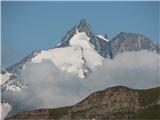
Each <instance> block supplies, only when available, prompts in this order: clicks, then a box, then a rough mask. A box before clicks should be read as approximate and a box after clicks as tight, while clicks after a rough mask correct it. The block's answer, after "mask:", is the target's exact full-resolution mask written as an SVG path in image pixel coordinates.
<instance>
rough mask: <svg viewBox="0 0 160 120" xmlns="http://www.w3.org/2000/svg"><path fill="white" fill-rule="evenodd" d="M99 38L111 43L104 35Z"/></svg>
mask: <svg viewBox="0 0 160 120" xmlns="http://www.w3.org/2000/svg"><path fill="white" fill-rule="evenodd" d="M97 37H99V38H101V39H102V40H105V41H107V42H109V40H108V39H106V38H105V37H104V35H97Z"/></svg>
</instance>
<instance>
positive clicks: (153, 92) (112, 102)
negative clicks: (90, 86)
mask: <svg viewBox="0 0 160 120" xmlns="http://www.w3.org/2000/svg"><path fill="white" fill-rule="evenodd" d="M159 101H160V88H154V89H149V90H134V89H130V88H127V87H122V86H117V87H111V88H107V89H105V90H103V91H98V92H95V93H93V94H91V95H90V96H88V97H87V98H86V99H84V100H83V101H81V102H80V103H77V104H75V105H73V106H70V107H63V108H56V109H44V110H36V111H33V112H24V113H19V114H17V115H15V116H13V117H11V118H9V119H8V120H17V119H18V120H22V119H23V120H24V119H27V120H33V119H36V120H57V119H58V120H72V119H73V120H84V119H87V120H113V119H121V120H130V119H139V118H141V119H144V118H145V119H152V118H155V119H158V118H160V115H159V110H160V104H159ZM147 113H149V114H147ZM144 114H147V115H144ZM146 116H148V117H147V118H146Z"/></svg>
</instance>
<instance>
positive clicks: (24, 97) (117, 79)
mask: <svg viewBox="0 0 160 120" xmlns="http://www.w3.org/2000/svg"><path fill="white" fill-rule="evenodd" d="M159 61H160V59H159V55H158V54H156V53H153V52H148V51H139V52H126V53H123V54H120V55H118V56H116V58H115V59H113V60H110V59H105V60H104V61H103V65H102V66H99V67H97V69H96V71H93V72H92V73H91V74H89V75H88V77H87V78H85V79H80V78H78V77H77V76H73V75H71V74H69V73H66V72H64V71H61V70H59V69H58V68H57V67H55V65H54V64H53V62H51V61H43V62H41V63H34V64H33V63H32V64H28V65H27V66H26V68H25V69H24V71H23V72H22V73H21V76H20V79H21V80H23V81H25V83H26V84H27V85H28V86H29V87H28V88H26V89H25V90H24V91H22V92H17V93H16V92H15V93H14V94H13V93H10V92H8V93H6V94H4V97H5V98H6V99H7V100H8V101H10V102H11V103H12V104H14V105H15V106H14V107H15V108H16V111H14V112H17V111H22V110H31V109H38V108H50V107H51V108H52V107H61V106H67V105H72V104H75V103H77V102H79V101H80V100H82V99H84V98H85V97H86V96H88V95H89V94H90V93H93V92H94V91H97V90H101V89H105V88H107V87H110V86H116V85H124V86H128V87H131V88H137V89H147V88H152V87H157V86H160V78H159V74H160V73H159V68H158V66H159Z"/></svg>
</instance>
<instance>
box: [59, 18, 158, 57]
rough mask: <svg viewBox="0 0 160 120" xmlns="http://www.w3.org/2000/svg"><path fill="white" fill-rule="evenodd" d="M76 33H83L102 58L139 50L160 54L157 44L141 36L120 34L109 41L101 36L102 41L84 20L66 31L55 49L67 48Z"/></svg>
mask: <svg viewBox="0 0 160 120" xmlns="http://www.w3.org/2000/svg"><path fill="white" fill-rule="evenodd" d="M76 31H79V32H85V33H86V34H87V36H88V37H89V38H90V43H91V44H92V45H93V46H94V48H95V49H96V51H97V52H98V53H99V54H100V55H101V56H103V57H109V58H113V57H114V56H116V55H117V54H119V53H121V52H125V51H139V50H149V51H156V52H157V53H160V47H159V44H158V43H155V42H153V41H152V40H150V39H149V38H147V37H145V36H144V35H142V34H137V33H125V32H121V33H119V34H118V35H117V36H115V37H114V38H112V39H111V40H108V41H105V40H104V39H108V38H107V36H103V37H104V39H103V38H102V37H99V36H96V35H95V33H94V32H93V31H92V29H91V27H90V25H89V24H88V23H87V22H86V20H85V19H82V20H81V21H80V24H79V25H78V26H74V27H73V28H72V29H71V30H70V31H68V32H67V34H66V35H65V37H64V38H63V39H62V40H61V42H60V44H59V45H58V46H57V47H66V46H69V45H70V44H69V41H70V39H71V38H72V37H73V36H74V34H76Z"/></svg>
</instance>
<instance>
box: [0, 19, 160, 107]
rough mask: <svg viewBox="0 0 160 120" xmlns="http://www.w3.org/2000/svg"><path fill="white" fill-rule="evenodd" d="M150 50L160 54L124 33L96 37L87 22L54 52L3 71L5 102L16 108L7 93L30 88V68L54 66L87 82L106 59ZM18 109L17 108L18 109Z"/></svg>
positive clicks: (154, 45)
mask: <svg viewBox="0 0 160 120" xmlns="http://www.w3.org/2000/svg"><path fill="white" fill-rule="evenodd" d="M144 49H145V50H148V51H153V52H157V53H158V54H159V53H160V47H159V45H158V44H157V43H155V42H153V41H151V40H150V39H149V38H147V37H145V36H143V35H141V34H135V33H124V32H122V33H120V34H118V35H117V36H116V37H114V38H113V39H111V40H108V37H107V35H96V34H95V33H94V32H93V30H92V29H91V27H90V25H89V24H88V23H87V22H86V20H85V19H82V20H81V21H80V23H79V24H78V25H75V26H74V27H73V28H72V29H71V30H69V31H68V32H67V33H66V35H65V36H64V37H63V39H62V40H61V41H60V43H59V44H58V45H57V46H56V47H55V48H52V49H49V50H40V51H34V52H32V53H31V54H30V55H28V56H27V57H25V58H24V59H22V60H21V61H20V62H18V63H16V64H15V65H13V66H10V67H8V68H6V69H1V76H2V79H3V81H2V82H1V83H2V85H1V91H2V101H5V102H6V103H9V104H12V107H13V105H14V103H12V102H11V100H8V99H7V98H4V97H3V95H4V94H5V93H9V94H13V93H17V94H18V92H21V91H23V89H25V88H29V85H28V84H26V83H25V82H24V81H22V80H21V78H20V75H21V74H22V71H23V70H25V68H26V66H27V65H28V64H33V63H35V64H36V63H42V62H43V61H50V62H52V63H53V64H54V65H55V66H56V67H57V68H58V69H60V70H62V71H66V72H68V74H71V75H75V76H77V77H79V78H80V79H85V78H86V77H87V76H88V75H89V73H91V72H92V71H95V70H96V67H97V66H102V62H103V60H104V59H111V60H112V59H116V55H117V54H121V53H123V52H125V51H140V50H144ZM14 107H15V109H16V107H17V106H16V105H15V106H14Z"/></svg>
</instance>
